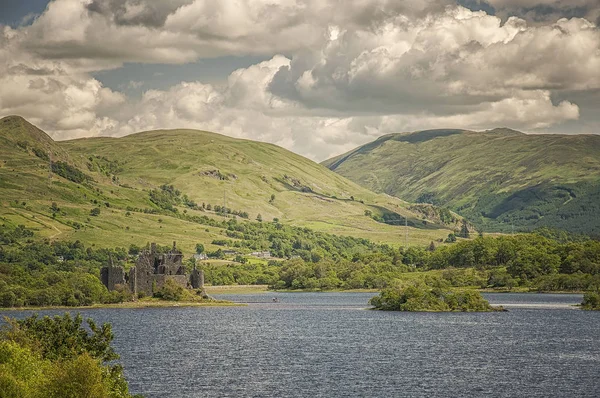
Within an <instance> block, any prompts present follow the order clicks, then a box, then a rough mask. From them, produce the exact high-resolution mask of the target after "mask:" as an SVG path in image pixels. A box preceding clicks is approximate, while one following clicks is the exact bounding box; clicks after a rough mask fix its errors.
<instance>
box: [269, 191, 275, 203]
mask: <svg viewBox="0 0 600 398" xmlns="http://www.w3.org/2000/svg"><path fill="white" fill-rule="evenodd" d="M274 201H275V194H274V193H272V194H271V200H269V202H271V203H273V202H274Z"/></svg>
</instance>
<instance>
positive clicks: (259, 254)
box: [250, 250, 271, 258]
mask: <svg viewBox="0 0 600 398" xmlns="http://www.w3.org/2000/svg"><path fill="white" fill-rule="evenodd" d="M250 255H251V256H254V257H258V258H271V252H270V251H268V250H266V251H260V252H252V253H250Z"/></svg>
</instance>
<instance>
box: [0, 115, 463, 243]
mask: <svg viewBox="0 0 600 398" xmlns="http://www.w3.org/2000/svg"><path fill="white" fill-rule="evenodd" d="M5 119H6V120H8V121H7V122H5V121H4V120H5ZM42 133H43V131H41V130H39V129H37V128H35V126H33V125H31V124H29V123H28V122H27V121H26V120H25V119H22V118H18V117H14V116H13V117H9V118H4V119H2V120H0V139H2V140H3V141H4V142H5V143H7V145H3V147H2V148H1V149H0V159H2V160H3V162H0V197H1V198H2V200H1V201H0V203H1V207H0V217H2V220H3V222H8V223H11V224H15V225H16V224H20V223H23V224H26V225H27V226H29V227H31V226H34V227H36V228H38V230H39V231H40V232H42V235H44V236H47V237H49V238H52V239H71V240H75V239H79V240H81V241H84V242H90V243H92V244H97V245H100V246H102V247H109V246H114V245H115V244H118V243H120V242H131V243H136V244H145V243H146V242H147V241H149V240H153V239H155V240H157V239H159V238H160V240H161V241H163V240H165V239H166V240H167V241H172V240H177V241H178V242H181V246H182V247H183V248H184V250H193V247H194V245H195V243H194V242H198V241H200V242H203V243H205V244H207V247H209V248H210V247H211V242H212V241H213V240H215V239H217V238H221V237H222V235H221V234H222V231H220V230H217V229H215V228H211V227H210V226H209V227H205V226H201V225H193V223H190V222H187V221H186V219H188V218H189V217H192V216H208V217H212V218H217V219H222V215H221V214H220V213H217V212H215V211H214V210H208V209H206V208H203V206H201V205H202V204H203V203H204V204H205V205H212V207H213V209H214V208H217V206H218V208H221V207H226V208H227V209H228V211H231V212H235V213H236V214H242V213H244V215H245V217H247V218H248V219H249V220H255V219H257V218H260V219H262V220H264V221H269V222H270V221H272V220H273V219H277V220H278V222H283V223H286V224H291V225H296V226H300V227H308V228H311V229H315V230H317V231H322V232H328V233H334V234H338V235H353V236H357V237H363V238H368V239H371V240H373V241H376V242H384V243H395V244H398V242H399V241H400V240H403V239H401V238H400V237H399V236H400V234H399V232H398V228H399V227H398V226H394V225H391V224H393V223H396V224H398V225H399V224H400V222H399V220H400V219H402V220H403V219H404V217H406V218H407V219H408V223H409V226H411V227H412V228H409V229H410V230H411V231H412V232H411V234H410V235H411V239H410V240H411V243H412V244H414V243H417V242H418V243H420V244H427V243H428V242H430V241H431V240H439V239H442V238H444V237H445V236H446V235H447V234H448V233H449V232H451V231H452V229H453V228H456V225H457V223H458V222H459V218H453V219H454V221H452V222H453V224H444V222H442V221H441V219H437V218H436V217H437V216H436V214H438V213H436V211H433V212H432V211H431V208H420V207H418V206H412V205H411V204H409V203H406V202H404V201H401V200H399V199H397V198H392V197H389V196H387V195H381V194H376V193H373V192H371V191H369V190H367V189H365V188H363V187H360V186H359V185H357V184H355V183H353V182H351V181H349V180H347V179H345V178H344V177H342V176H340V175H338V174H336V173H333V172H331V171H330V170H328V169H327V168H325V167H323V166H321V165H319V164H317V163H315V162H313V161H311V160H309V159H307V158H304V157H302V156H300V155H297V154H294V153H291V152H289V151H287V150H285V149H283V148H280V147H278V146H276V145H273V144H266V143H260V142H255V141H250V140H239V139H236V138H232V137H227V136H223V135H220V134H217V133H210V132H203V131H199V130H189V129H180V130H158V131H156V130H155V131H147V132H140V133H136V134H132V135H128V136H125V137H120V138H113V137H92V138H81V139H76V140H67V141H53V140H52V139H51V137H49V136H48V135H46V137H47V138H45V137H44V136H40V134H42ZM44 134H45V133H44ZM21 141H22V144H23V145H22V146H19V145H18V144H17V142H21ZM46 146H48V147H50V152H51V153H50V156H48V155H47V152H48V151H47V150H46V149H45V148H46ZM38 147H39V148H42V147H43V148H44V150H39V148H38ZM169 187H172V188H169ZM163 189H164V190H165V191H162V190H163ZM175 191H177V192H179V193H180V197H178V198H170V199H169V198H167V199H168V200H173V202H172V203H163V202H161V201H163V200H164V199H165V197H166V196H168V195H169V194H170V193H172V192H175ZM165 195H166V196H165ZM185 203H187V205H186V204H185ZM192 204H193V205H192ZM161 206H166V207H164V208H163V207H161ZM94 208H100V216H91V217H90V212H91V211H92V210H93V209H94ZM165 208H170V209H172V211H171V210H170V211H166V210H165ZM173 211H174V212H173ZM367 213H369V214H371V213H372V216H367ZM232 215H233V214H230V215H229V217H231V216H232ZM238 217H239V216H238ZM394 217H396V218H394ZM432 217H433V218H432ZM377 220H378V221H377ZM384 220H385V221H386V222H387V221H390V220H391V222H390V223H388V224H386V223H384V222H383V221H384ZM242 221H244V220H243V219H242ZM402 224H404V222H402Z"/></svg>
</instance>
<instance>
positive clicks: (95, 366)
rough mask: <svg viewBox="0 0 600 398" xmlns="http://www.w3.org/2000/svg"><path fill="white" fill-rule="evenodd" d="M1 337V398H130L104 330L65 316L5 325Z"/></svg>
mask: <svg viewBox="0 0 600 398" xmlns="http://www.w3.org/2000/svg"><path fill="white" fill-rule="evenodd" d="M6 321H7V326H5V327H4V329H3V330H2V331H1V332H0V396H1V397H3V398H4V397H6V398H9V397H10V398H13V397H14V398H16V397H19V398H21V397H22V398H29V397H32V398H33V397H35V398H59V397H60V398H80V397H88V398H129V397H131V395H130V394H129V388H128V385H127V381H126V380H125V378H124V377H123V368H122V367H121V366H120V365H118V364H114V363H111V362H110V361H114V360H115V359H118V358H119V356H118V355H117V354H116V353H115V352H114V350H113V348H112V347H111V346H110V343H111V341H112V340H113V333H112V330H111V327H110V325H109V324H104V325H102V326H101V327H98V326H97V325H96V324H95V323H94V322H93V321H92V320H91V319H88V320H87V324H88V328H89V332H88V330H87V329H86V328H84V327H83V326H82V317H81V315H77V316H75V317H73V318H72V317H71V316H70V315H69V314H65V315H64V316H62V317H61V316H55V317H54V318H50V317H44V318H41V319H40V318H38V317H37V316H35V315H34V316H32V317H29V318H26V319H23V320H15V319H6Z"/></svg>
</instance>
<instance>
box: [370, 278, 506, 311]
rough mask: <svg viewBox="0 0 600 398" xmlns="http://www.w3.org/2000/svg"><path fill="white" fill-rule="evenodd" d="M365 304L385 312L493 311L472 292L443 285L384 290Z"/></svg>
mask: <svg viewBox="0 0 600 398" xmlns="http://www.w3.org/2000/svg"><path fill="white" fill-rule="evenodd" d="M369 303H370V304H371V305H373V306H374V307H375V308H376V309H379V310H385V311H419V312H420V311H435V312H450V311H462V312H487V311H495V310H496V309H495V308H494V307H492V306H490V304H489V303H488V302H487V300H485V299H484V298H483V297H482V296H481V294H480V293H479V292H477V291H475V290H455V291H452V290H449V289H448V288H447V285H445V284H444V282H441V281H439V280H436V281H429V284H424V283H414V284H411V285H409V286H405V287H393V288H387V289H384V290H383V291H382V292H381V293H380V294H379V296H375V297H373V298H372V299H371V300H370V301H369Z"/></svg>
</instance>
